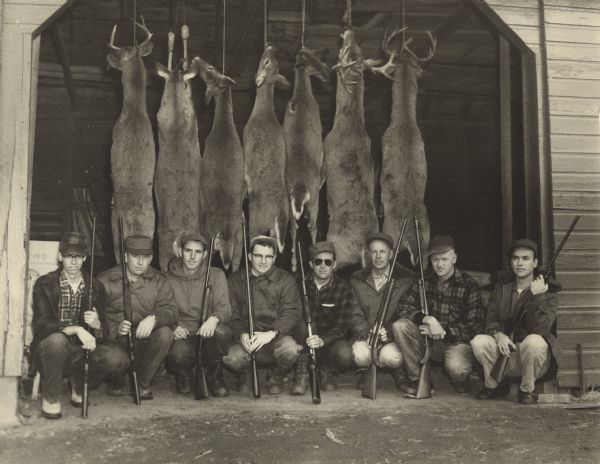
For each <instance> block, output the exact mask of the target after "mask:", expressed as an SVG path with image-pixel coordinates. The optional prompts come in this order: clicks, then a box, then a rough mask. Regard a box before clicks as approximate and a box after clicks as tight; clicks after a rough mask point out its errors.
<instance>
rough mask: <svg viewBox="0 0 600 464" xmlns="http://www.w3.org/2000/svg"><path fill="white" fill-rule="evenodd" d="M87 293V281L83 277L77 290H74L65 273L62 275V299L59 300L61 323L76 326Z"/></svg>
mask: <svg viewBox="0 0 600 464" xmlns="http://www.w3.org/2000/svg"><path fill="white" fill-rule="evenodd" d="M84 293H85V281H84V279H83V277H82V278H81V281H80V282H79V286H78V287H77V290H76V291H75V292H73V288H72V287H71V285H70V284H69V281H68V280H67V276H66V275H65V273H64V272H61V273H60V299H59V300H58V314H59V316H60V322H62V323H67V324H76V323H77V318H78V317H79V311H80V310H81V299H82V297H83V295H84Z"/></svg>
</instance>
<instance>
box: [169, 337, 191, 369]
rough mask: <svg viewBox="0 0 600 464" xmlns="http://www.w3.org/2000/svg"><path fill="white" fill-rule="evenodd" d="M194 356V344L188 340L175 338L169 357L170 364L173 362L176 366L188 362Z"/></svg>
mask: <svg viewBox="0 0 600 464" xmlns="http://www.w3.org/2000/svg"><path fill="white" fill-rule="evenodd" d="M194 356H195V354H194V350H193V348H192V344H191V343H190V342H189V341H188V340H173V342H172V343H171V347H170V348H169V354H167V359H168V362H169V364H173V365H174V367H175V366H180V365H182V364H186V363H187V362H188V360H189V359H190V358H193V357H194Z"/></svg>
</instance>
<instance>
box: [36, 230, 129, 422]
mask: <svg viewBox="0 0 600 464" xmlns="http://www.w3.org/2000/svg"><path fill="white" fill-rule="evenodd" d="M87 253H88V250H87V242H86V239H85V237H84V236H82V235H81V234H79V233H77V232H67V233H65V234H64V235H63V237H62V239H61V241H60V245H59V252H58V261H59V262H60V263H61V265H60V267H59V268H58V269H57V270H56V271H53V272H50V273H49V274H46V275H43V276H41V277H40V278H39V279H38V280H37V281H36V283H35V286H34V288H33V332H34V337H33V342H32V354H33V362H34V366H35V367H36V369H37V370H38V371H39V372H40V374H41V386H42V415H43V416H44V417H46V418H48V419H58V418H59V417H61V407H60V401H59V397H60V390H61V383H62V379H63V377H64V376H67V375H68V376H69V377H70V381H71V404H72V405H73V406H76V407H81V402H82V398H81V392H82V386H83V355H84V352H83V350H89V351H90V365H89V386H90V388H94V387H96V386H98V385H99V384H100V383H101V382H102V381H103V380H104V379H105V377H107V376H109V375H114V374H115V373H116V374H117V375H118V374H119V373H122V372H123V371H124V370H125V369H126V367H127V365H126V359H123V358H120V357H119V356H118V353H115V352H114V350H112V349H111V348H109V347H108V346H106V345H101V344H97V343H96V338H98V339H101V338H103V336H105V335H106V319H105V313H104V309H105V304H106V294H105V292H104V287H103V286H102V284H101V283H100V282H98V281H97V280H96V279H94V280H93V282H92V307H91V308H90V307H89V306H88V305H89V303H88V301H89V282H90V276H89V275H87V274H85V273H84V272H83V271H82V266H83V263H84V261H85V260H86V255H87Z"/></svg>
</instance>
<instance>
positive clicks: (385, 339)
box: [379, 327, 390, 343]
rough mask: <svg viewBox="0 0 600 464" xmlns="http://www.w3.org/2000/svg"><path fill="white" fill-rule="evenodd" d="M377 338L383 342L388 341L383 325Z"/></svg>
mask: <svg viewBox="0 0 600 464" xmlns="http://www.w3.org/2000/svg"><path fill="white" fill-rule="evenodd" d="M379 339H380V340H381V341H382V342H383V343H387V342H389V341H390V337H389V335H388V333H387V330H385V328H384V327H382V328H381V330H380V331H379Z"/></svg>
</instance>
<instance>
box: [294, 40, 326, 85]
mask: <svg viewBox="0 0 600 464" xmlns="http://www.w3.org/2000/svg"><path fill="white" fill-rule="evenodd" d="M294 67H295V68H297V69H304V70H305V72H306V73H307V74H308V75H309V76H315V77H316V78H318V79H319V80H320V81H321V82H328V81H329V69H328V68H327V65H326V64H325V63H323V62H322V61H321V60H320V59H319V58H318V57H317V53H316V52H315V51H313V50H310V49H309V48H306V47H302V48H301V49H300V51H299V52H298V54H297V55H296V64H295V65H294Z"/></svg>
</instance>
